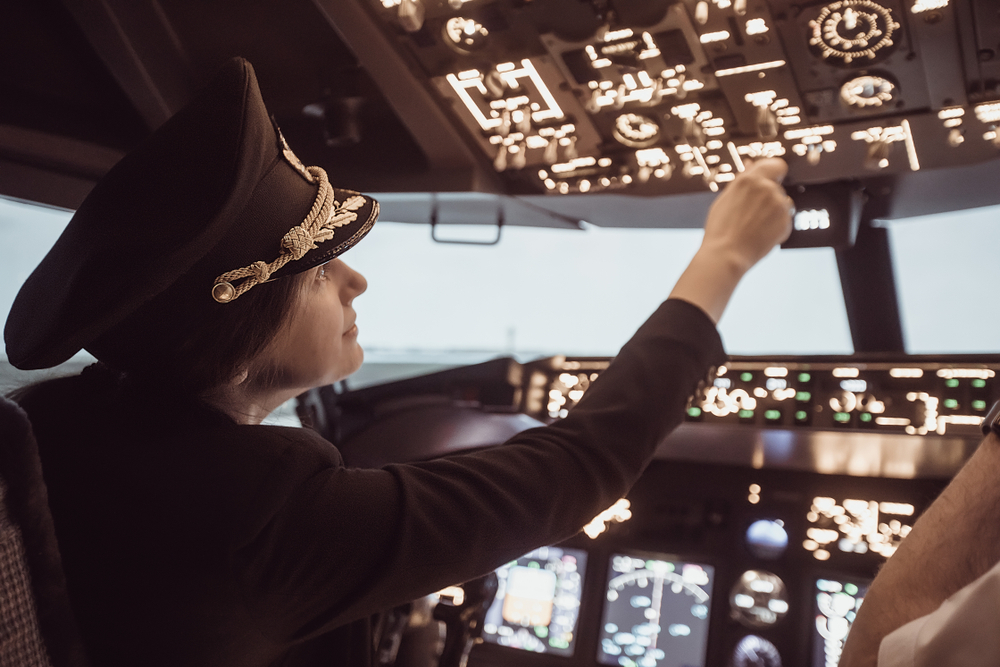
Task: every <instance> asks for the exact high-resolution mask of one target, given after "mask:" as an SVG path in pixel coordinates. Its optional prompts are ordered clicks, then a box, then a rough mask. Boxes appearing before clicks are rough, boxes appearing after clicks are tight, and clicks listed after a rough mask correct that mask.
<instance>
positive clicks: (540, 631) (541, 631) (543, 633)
mask: <svg viewBox="0 0 1000 667" xmlns="http://www.w3.org/2000/svg"><path fill="white" fill-rule="evenodd" d="M535 635H536V636H538V637H541V638H543V639H544V638H545V637H548V636H549V629H548V628H547V627H545V626H544V625H536V626H535ZM554 641H559V640H558V639H556V638H555V637H553V638H552V642H554ZM552 642H549V645H550V646H553V644H552Z"/></svg>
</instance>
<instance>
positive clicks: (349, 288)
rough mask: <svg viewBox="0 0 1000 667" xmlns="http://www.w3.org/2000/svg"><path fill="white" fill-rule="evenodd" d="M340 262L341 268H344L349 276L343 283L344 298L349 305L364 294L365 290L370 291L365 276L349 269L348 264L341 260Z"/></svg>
mask: <svg viewBox="0 0 1000 667" xmlns="http://www.w3.org/2000/svg"><path fill="white" fill-rule="evenodd" d="M338 261H339V262H340V264H341V266H342V267H343V268H344V271H345V272H346V274H347V275H346V276H345V280H344V282H343V285H344V297H345V301H346V302H347V303H350V302H351V301H353V300H354V297H356V296H358V295H360V294H364V292H365V290H367V289H368V281H367V280H365V277H364V276H363V275H361V274H360V273H358V272H357V271H355V270H354V269H352V268H351V267H349V266H348V265H347V264H346V263H344V262H343V261H340V260H338Z"/></svg>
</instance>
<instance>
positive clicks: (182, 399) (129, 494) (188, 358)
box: [4, 60, 790, 667]
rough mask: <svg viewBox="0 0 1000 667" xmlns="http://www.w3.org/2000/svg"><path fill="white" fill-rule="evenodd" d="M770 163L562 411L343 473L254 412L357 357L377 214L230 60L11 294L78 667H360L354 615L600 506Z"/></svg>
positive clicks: (703, 355)
mask: <svg viewBox="0 0 1000 667" xmlns="http://www.w3.org/2000/svg"><path fill="white" fill-rule="evenodd" d="M785 169H786V167H785V164H784V163H783V162H782V161H780V160H763V161H761V162H758V163H757V164H755V165H753V166H752V167H751V168H750V169H748V170H747V172H746V173H744V174H743V175H741V176H740V177H739V178H737V179H736V180H735V181H734V182H733V183H732V184H730V185H729V186H728V187H727V189H726V190H725V192H724V193H723V194H722V195H720V196H719V198H718V199H717V200H716V202H715V204H714V205H713V207H712V209H711V211H710V213H709V215H708V219H707V221H706V224H705V237H704V241H703V243H702V246H701V248H700V250H699V251H698V252H697V254H696V255H695V257H694V259H693V260H692V261H691V264H690V266H689V267H688V268H687V270H686V271H685V273H684V274H683V276H682V277H681V278H680V280H679V281H678V283H677V285H676V287H675V288H674V290H673V292H672V293H671V298H670V299H668V300H667V301H666V302H665V303H664V304H663V305H662V306H661V307H660V308H659V309H658V310H657V311H656V312H655V313H654V314H653V315H652V316H651V317H650V318H649V320H648V321H647V322H646V323H645V324H644V325H643V326H642V327H641V328H640V329H639V330H638V332H637V333H636V334H635V336H634V337H633V338H632V340H631V341H629V343H627V344H626V345H625V347H624V348H623V349H622V351H621V352H620V354H619V355H618V357H617V359H616V360H615V362H614V363H613V364H612V365H611V367H610V368H609V369H608V370H607V371H606V372H605V373H603V374H602V376H601V378H600V379H599V381H598V382H596V383H595V384H594V385H593V387H592V388H591V389H590V390H589V391H588V393H587V395H586V396H585V397H584V399H583V400H582V401H581V402H580V404H579V405H578V406H577V407H576V408H575V409H574V410H573V411H572V412H571V413H570V415H569V417H567V418H566V419H563V420H561V421H560V422H558V423H556V424H553V425H552V426H549V427H547V428H541V429H535V430H531V431H527V432H524V433H522V434H520V435H518V436H516V437H515V438H513V439H512V440H511V441H509V442H508V443H506V444H505V445H503V446H501V447H498V448H493V449H489V450H483V451H477V452H473V453H468V454H463V455H460V456H453V457H448V458H445V459H440V460H435V461H430V462H424V463H418V464H412V465H390V466H386V467H385V468H383V469H379V470H359V469H348V468H345V467H344V466H343V464H342V461H341V458H340V455H339V453H338V452H337V450H336V449H335V448H334V447H333V445H331V444H330V443H329V442H327V441H325V440H323V439H322V438H321V437H319V436H318V435H317V434H315V433H313V432H311V431H309V430H307V429H291V428H281V427H272V426H262V425H260V421H261V419H262V418H263V417H264V416H265V415H266V414H267V413H268V412H270V411H271V410H272V409H273V408H275V407H276V406H277V405H279V404H281V403H282V402H284V401H285V400H287V399H289V398H291V397H294V396H296V395H297V394H299V393H301V392H302V391H304V390H306V389H308V388H310V387H315V386H320V385H323V384H328V383H331V382H334V381H337V380H339V379H341V378H343V377H345V376H347V375H349V374H350V373H352V372H353V371H355V370H357V368H358V366H359V365H360V364H361V360H362V351H361V347H360V346H359V344H358V329H357V326H356V325H355V319H356V317H357V314H356V311H355V309H354V305H353V304H354V299H355V297H357V296H358V295H359V294H361V293H362V292H363V291H364V289H365V280H364V278H363V277H362V276H361V275H359V274H358V273H356V272H355V271H352V270H351V269H350V268H348V266H347V265H346V264H344V263H343V262H342V261H341V260H339V259H337V258H338V257H339V255H341V254H342V253H343V252H345V251H346V250H348V249H349V248H350V247H351V246H353V245H354V244H355V243H357V242H358V241H359V240H360V239H361V238H362V237H363V236H364V235H365V234H367V233H368V231H369V230H370V228H371V226H372V224H373V223H374V222H375V219H376V216H377V214H378V205H377V204H376V203H375V202H374V201H373V200H372V199H370V198H369V197H366V196H364V195H360V194H358V193H354V192H350V191H345V190H340V189H337V188H334V187H332V186H331V185H330V183H329V181H328V180H327V177H326V174H325V172H324V171H323V170H322V169H320V168H317V167H308V168H307V167H304V166H303V165H302V164H301V163H300V162H299V161H298V159H297V158H296V157H295V155H294V154H293V153H292V152H291V150H290V149H289V148H288V146H287V144H286V143H285V142H284V140H283V139H282V137H281V134H280V132H278V131H277V129H276V127H275V126H274V125H273V123H272V121H271V120H270V119H269V117H268V114H267V112H266V110H265V108H264V105H263V102H262V100H261V97H260V92H259V90H258V88H257V82H256V79H255V77H254V74H253V70H252V69H251V67H250V65H249V64H248V63H247V62H245V61H242V60H234V61H231V62H230V63H228V64H227V65H226V66H225V68H224V69H223V70H222V72H221V73H220V74H219V75H218V77H217V78H216V79H215V80H214V81H213V82H212V83H211V85H210V86H209V87H208V88H207V89H206V90H205V91H203V92H202V93H200V94H199V95H198V96H197V97H196V98H195V99H194V100H193V101H192V103H191V104H190V105H189V106H187V107H186V108H185V109H184V110H182V111H181V112H180V113H178V114H177V115H176V116H175V117H174V118H172V119H171V120H170V121H168V122H167V123H166V124H165V125H164V126H163V127H161V128H160V129H159V130H158V131H157V132H156V133H154V135H153V136H152V137H151V138H150V139H149V140H148V141H147V142H146V143H144V144H143V145H142V146H141V147H139V148H138V149H137V150H135V151H134V152H132V153H131V154H129V155H128V156H127V157H126V158H124V159H123V160H122V161H121V162H120V163H119V164H118V165H116V166H115V167H114V168H113V169H112V170H111V171H110V172H109V173H108V174H107V176H106V177H105V178H104V179H103V180H102V181H101V182H100V183H99V184H98V185H97V186H96V187H95V188H94V190H93V192H92V193H91V194H90V195H89V197H88V198H87V200H86V201H85V202H84V203H83V205H82V206H81V207H80V209H79V210H78V211H77V212H76V214H75V215H74V217H73V219H72V221H71V222H70V224H69V225H68V227H67V228H66V230H65V232H64V233H63V235H62V236H61V237H60V239H59V240H58V241H57V242H56V244H55V246H54V247H53V248H52V249H51V251H50V252H49V254H48V255H47V256H46V257H45V259H44V260H43V261H42V262H41V264H40V265H39V266H38V268H37V269H36V270H35V272H34V273H33V274H32V275H31V276H30V277H29V279H28V280H27V282H26V283H25V284H24V286H23V287H22V289H21V291H20V293H19V295H18V297H17V300H16V302H15V304H14V307H13V309H12V311H11V314H10V317H9V319H8V321H7V324H6V327H5V332H4V333H5V340H6V345H7V352H8V357H9V359H10V361H11V362H12V363H13V364H14V365H15V366H17V367H19V368H24V369H31V368H47V367H51V366H54V365H56V364H59V363H61V362H62V361H65V360H66V359H68V358H69V357H70V356H72V355H73V354H74V353H76V352H77V351H78V350H80V349H81V348H83V349H86V350H88V351H89V352H90V353H92V354H93V355H94V356H95V357H96V358H97V359H99V360H100V363H99V364H97V365H95V366H93V367H91V368H89V369H88V370H86V371H84V372H83V373H82V374H81V375H79V376H75V377H67V378H61V379H57V380H51V381H48V382H45V383H41V384H39V385H35V386H33V387H30V388H28V389H26V390H23V391H22V392H20V394H19V395H18V401H19V403H20V404H21V406H22V407H23V408H24V409H25V411H26V412H27V413H28V415H29V417H30V419H31V421H32V424H33V427H34V429H35V435H36V438H37V441H38V446H39V454H40V457H41V461H42V465H43V469H44V476H45V481H46V484H47V487H48V493H49V501H50V506H51V510H52V515H53V519H54V524H55V530H56V535H57V538H58V541H59V546H60V552H61V554H62V559H63V565H64V568H65V572H66V578H67V584H68V590H69V595H70V599H71V603H72V606H73V609H74V612H75V614H76V616H77V619H78V621H79V624H80V627H81V631H82V636H83V639H84V643H85V645H86V648H87V651H88V653H89V656H90V659H91V660H92V661H93V663H94V664H95V665H100V666H102V667H119V666H121V667H124V666H129V667H133V666H135V665H143V666H144V667H156V666H160V665H163V666H166V665H171V666H177V665H184V666H185V667H197V666H202V665H204V666H206V667H207V666H211V667H236V666H240V667H256V666H260V667H265V666H277V665H283V666H289V667H291V666H295V667H299V666H311V665H368V664H371V663H372V641H373V637H372V632H371V628H370V623H369V621H368V619H369V617H370V616H371V615H372V614H374V613H376V612H379V611H380V610H384V609H388V608H390V607H392V606H394V605H397V604H399V603H402V602H405V601H408V600H412V599H415V598H418V597H420V596H423V595H426V594H429V593H431V592H433V591H436V590H439V589H441V588H442V587H444V586H446V585H450V584H453V583H456V582H462V581H466V580H469V579H471V578H474V577H476V576H479V575H481V574H484V573H486V572H488V571H490V570H492V569H493V568H495V567H497V566H498V565H500V564H503V563H505V562H508V561H510V560H512V559H514V558H517V557H518V556H520V555H522V554H524V553H526V552H528V551H530V550H532V549H534V548H536V547H539V546H541V545H546V544H552V543H555V542H559V541H561V540H563V539H565V538H567V537H569V536H571V535H573V534H574V533H575V532H577V531H578V530H579V529H580V528H581V527H582V526H583V525H584V524H586V523H587V522H588V521H589V520H590V519H591V518H592V517H594V516H595V515H596V514H598V513H599V512H600V511H601V510H603V509H605V508H606V507H608V506H610V505H611V504H612V503H613V502H614V501H615V500H617V499H618V498H620V497H621V496H623V495H624V494H625V493H626V492H627V491H628V489H629V487H630V486H631V484H632V483H633V482H634V481H635V480H636V479H637V478H638V476H639V474H640V472H641V471H642V470H643V468H644V466H645V465H646V464H647V463H648V461H649V459H650V458H651V457H652V454H653V451H654V449H655V447H656V445H657V443H659V442H660V441H661V439H662V438H663V437H664V436H665V434H666V433H667V432H668V431H669V430H670V429H671V428H673V427H674V426H676V425H677V423H678V422H679V421H680V420H681V418H682V415H683V410H684V407H685V403H686V401H687V399H688V397H689V396H690V395H691V393H692V392H693V391H694V390H695V389H696V387H697V385H698V382H699V380H700V379H702V378H705V377H706V374H707V373H708V372H709V370H710V368H711V367H712V366H713V365H714V364H717V363H720V362H721V361H722V360H723V359H724V352H723V349H722V345H721V341H720V339H719V336H718V333H717V332H716V329H715V326H714V324H715V322H716V321H717V320H718V319H719V317H720V316H721V314H722V311H723V308H724V307H725V305H726V302H727V301H728V299H729V297H730V295H731V294H732V291H733V289H734V288H735V286H736V284H737V282H738V281H739V280H740V278H741V277H742V276H743V274H744V273H745V272H746V271H747V270H748V269H750V267H751V266H753V265H754V264H755V263H756V262H757V261H758V260H759V259H760V258H762V257H763V256H764V255H766V254H767V253H768V252H769V251H770V250H771V249H772V248H773V246H774V245H775V244H776V243H779V242H780V241H782V240H783V239H784V238H786V237H787V235H788V233H789V231H790V220H789V205H790V199H789V198H788V197H787V196H786V195H785V193H784V191H783V190H782V188H781V187H780V185H779V184H778V183H779V181H780V180H781V178H782V177H783V176H784V173H785Z"/></svg>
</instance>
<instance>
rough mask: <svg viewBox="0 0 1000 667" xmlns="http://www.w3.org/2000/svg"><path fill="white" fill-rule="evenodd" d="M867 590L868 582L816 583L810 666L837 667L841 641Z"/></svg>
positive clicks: (833, 580)
mask: <svg viewBox="0 0 1000 667" xmlns="http://www.w3.org/2000/svg"><path fill="white" fill-rule="evenodd" d="M867 591H868V584H867V583H860V582H857V581H847V580H840V579H817V580H816V591H815V593H816V610H815V611H816V623H815V625H814V626H813V651H812V653H813V662H812V664H813V667H837V663H839V662H840V654H841V652H842V651H843V649H844V640H845V639H847V633H848V632H849V631H850V629H851V625H852V624H853V623H854V618H855V616H856V615H857V613H858V609H860V608H861V602H862V601H863V600H864V598H865V593H866V592H867Z"/></svg>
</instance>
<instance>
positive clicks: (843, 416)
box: [833, 412, 851, 424]
mask: <svg viewBox="0 0 1000 667" xmlns="http://www.w3.org/2000/svg"><path fill="white" fill-rule="evenodd" d="M833 420H834V421H837V422H840V423H841V424H846V423H847V422H849V421H851V413H849V412H834V413H833Z"/></svg>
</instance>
